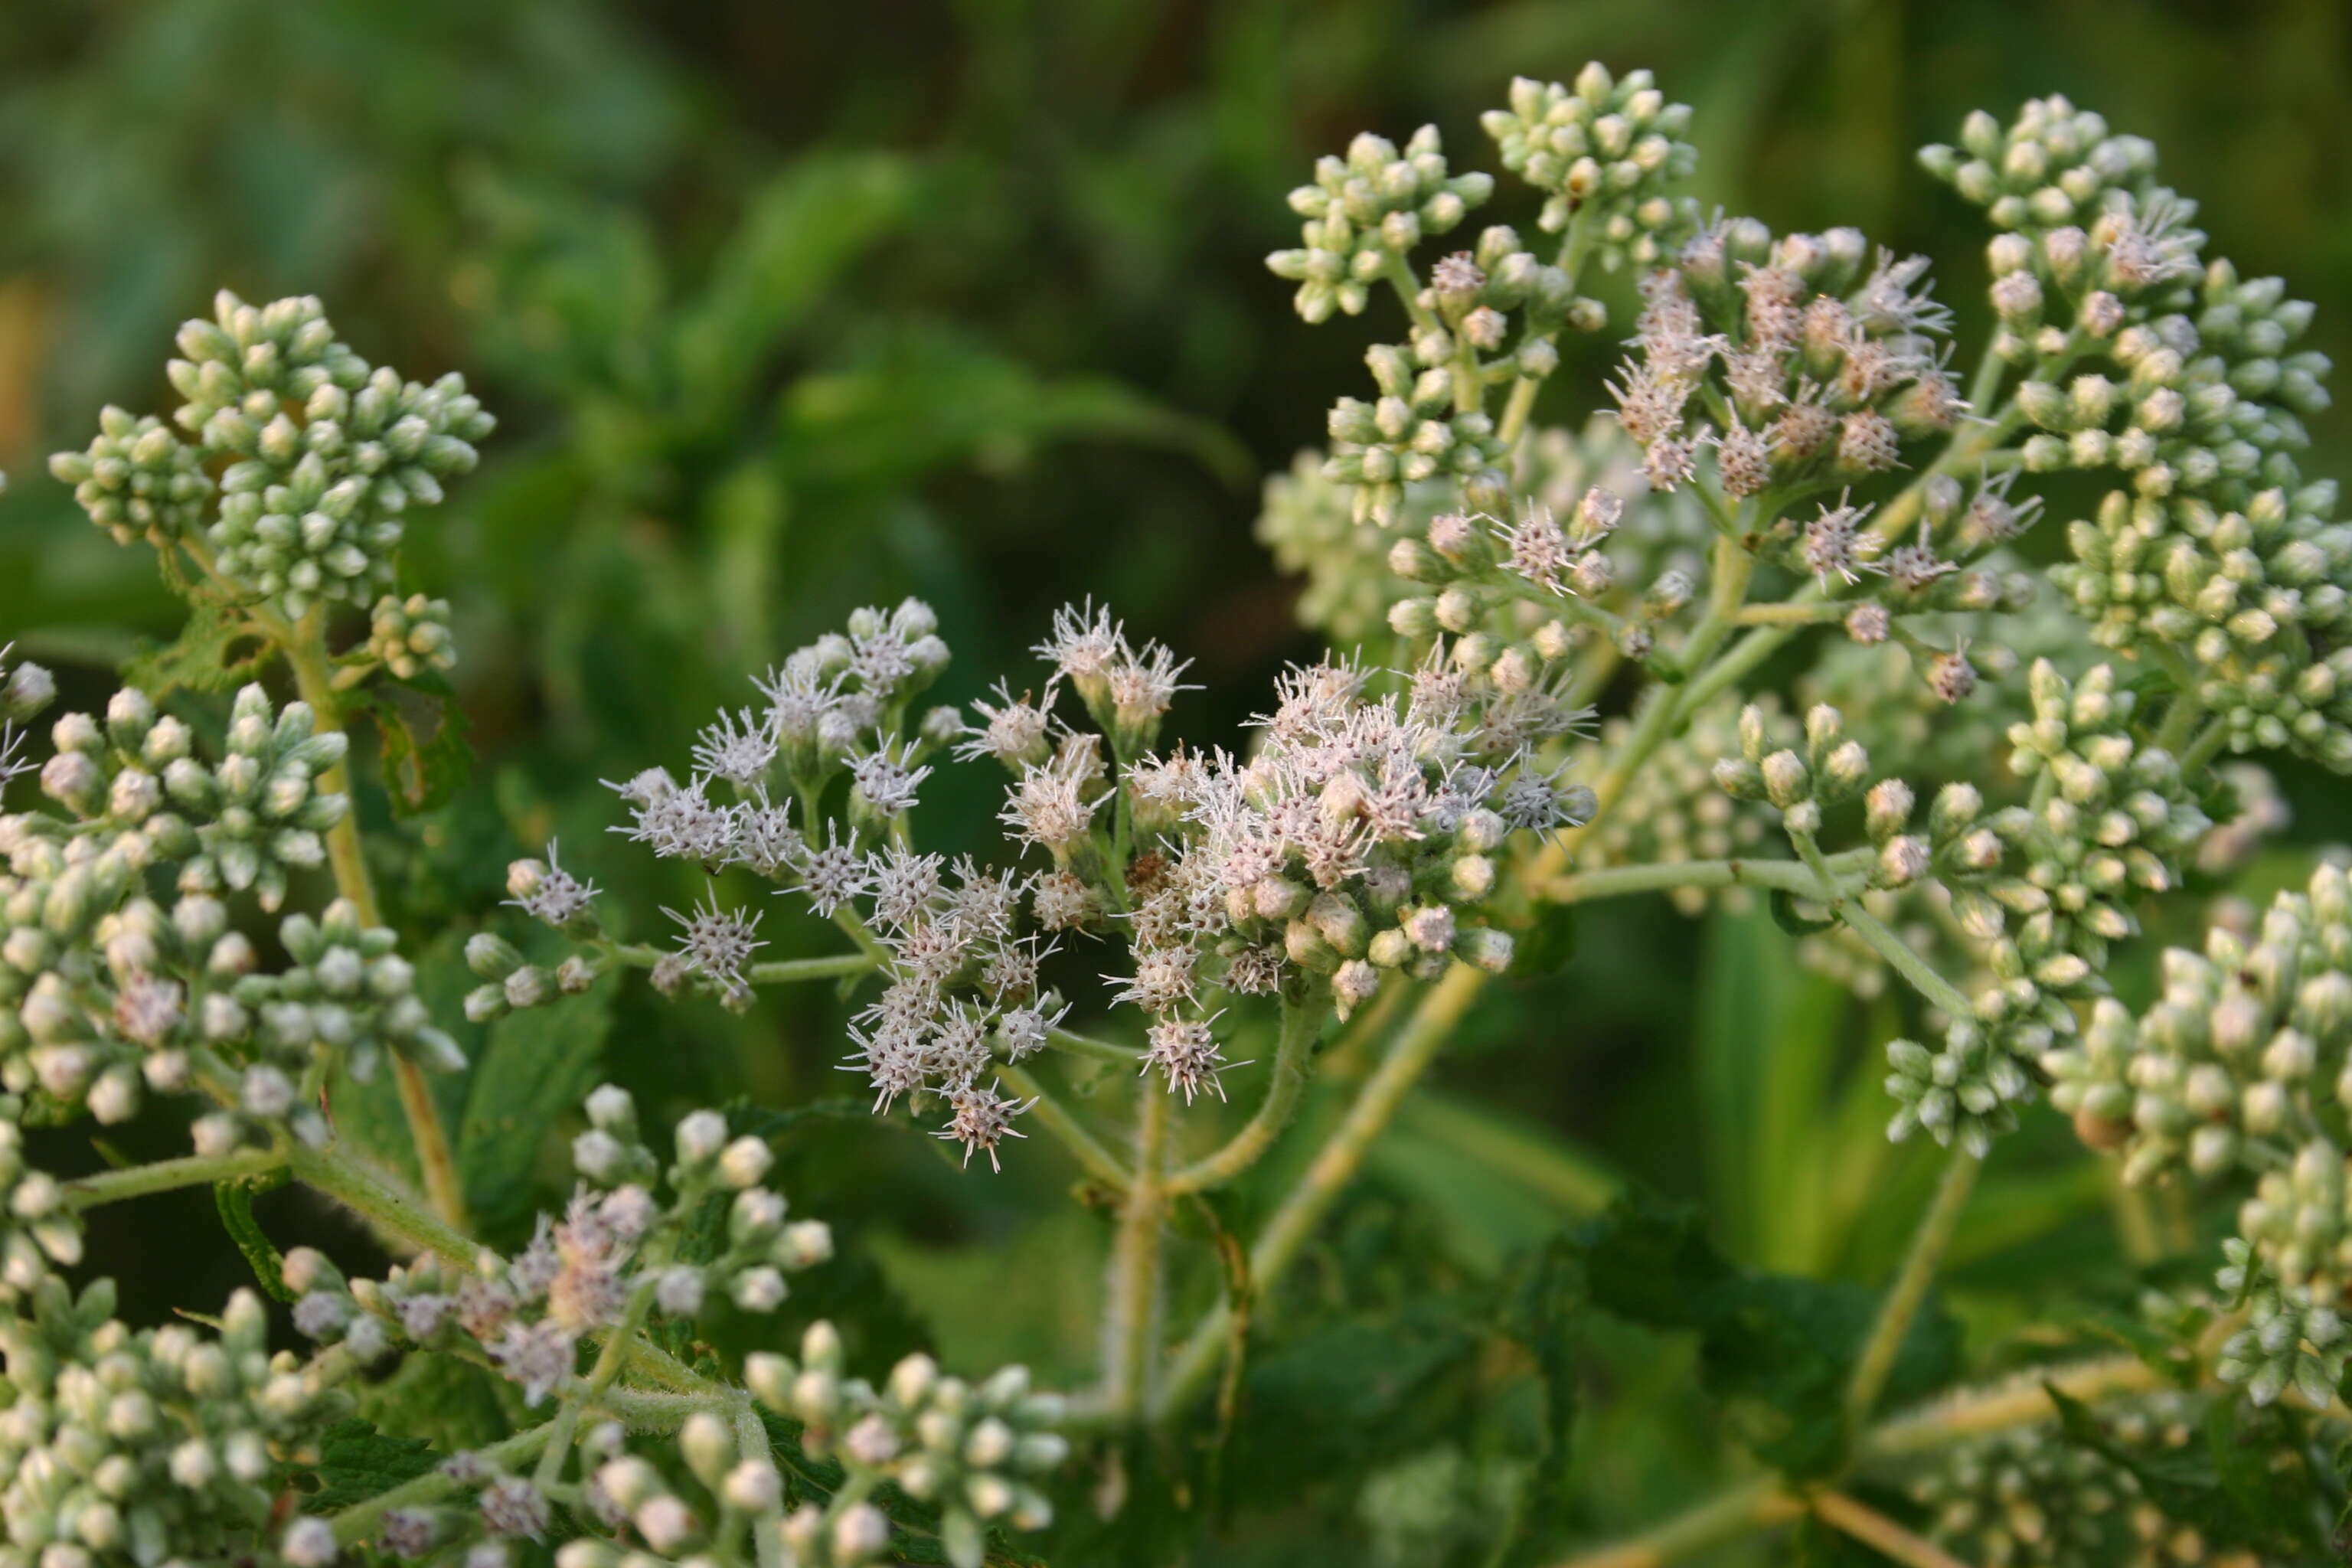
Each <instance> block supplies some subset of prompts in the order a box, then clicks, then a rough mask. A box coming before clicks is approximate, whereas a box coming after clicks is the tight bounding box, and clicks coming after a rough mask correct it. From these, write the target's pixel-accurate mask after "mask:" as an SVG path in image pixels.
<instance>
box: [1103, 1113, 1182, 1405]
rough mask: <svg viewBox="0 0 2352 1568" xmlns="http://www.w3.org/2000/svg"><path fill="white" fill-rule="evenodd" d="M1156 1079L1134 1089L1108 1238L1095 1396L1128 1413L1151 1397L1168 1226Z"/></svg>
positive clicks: (1164, 1120) (1164, 1129) (1164, 1137)
mask: <svg viewBox="0 0 2352 1568" xmlns="http://www.w3.org/2000/svg"><path fill="white" fill-rule="evenodd" d="M1169 1098H1170V1096H1169V1093H1168V1091H1166V1090H1165V1089H1162V1088H1161V1087H1160V1085H1157V1084H1150V1083H1147V1084H1144V1085H1143V1086H1142V1087H1141V1088H1140V1089H1139V1090H1138V1091H1137V1094H1136V1102H1137V1103H1136V1112H1135V1176H1134V1179H1133V1180H1132V1181H1131V1182H1129V1184H1128V1189H1127V1201H1126V1204H1125V1205H1124V1206H1123V1207H1122V1208H1121V1209H1120V1212H1119V1221H1118V1236H1117V1237H1115V1238H1114V1239H1113V1240H1112V1243H1111V1255H1110V1285H1109V1289H1108V1292H1107V1293H1106V1294H1107V1308H1108V1310H1107V1311H1106V1313H1105V1323H1104V1336H1103V1399H1104V1404H1105V1405H1106V1406H1107V1407H1108V1410H1109V1413H1110V1414H1111V1415H1112V1417H1113V1418H1114V1419H1118V1420H1129V1421H1131V1420H1133V1419H1134V1418H1135V1417H1136V1416H1137V1415H1140V1414H1141V1413H1142V1412H1143V1410H1144V1409H1145V1408H1146V1406H1147V1405H1148V1403H1149V1402H1150V1398H1151V1384H1152V1382H1153V1373H1155V1371H1156V1370H1157V1368H1156V1366H1155V1364H1154V1363H1155V1362H1156V1361H1157V1359H1158V1358H1157V1352H1158V1349H1159V1342H1160V1252H1161V1245H1162V1243H1163V1241H1164V1240H1165V1239H1166V1233H1167V1228H1168V1192H1167V1181H1166V1176H1167V1159H1168V1102H1169Z"/></svg>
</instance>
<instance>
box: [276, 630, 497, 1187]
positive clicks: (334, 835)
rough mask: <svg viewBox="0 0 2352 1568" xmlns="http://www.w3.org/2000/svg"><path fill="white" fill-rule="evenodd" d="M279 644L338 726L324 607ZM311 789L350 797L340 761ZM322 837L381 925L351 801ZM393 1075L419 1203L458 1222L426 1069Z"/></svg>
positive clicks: (369, 918) (404, 1063) (350, 888)
mask: <svg viewBox="0 0 2352 1568" xmlns="http://www.w3.org/2000/svg"><path fill="white" fill-rule="evenodd" d="M278 647H279V649H280V650H281V651H282V652H283V653H284V654H285V655H286V664H287V667H288V668H289V669H291V670H292V671H293V672H294V684H295V686H296V688H297V689H299V690H300V692H301V694H302V700H303V701H305V702H307V703H309V704H310V708H311V710H312V711H313V712H314V713H315V714H316V715H317V719H318V722H319V724H320V726H321V727H323V728H325V729H330V730H337V731H340V730H341V729H342V727H343V722H342V708H341V703H340V701H339V700H338V698H337V696H336V693H335V671H334V667H333V666H332V664H331V663H330V662H329V660H328V658H327V635H326V617H325V614H324V609H323V606H322V607H321V608H320V609H314V610H312V611H311V612H310V614H309V615H307V616H303V617H302V618H301V620H299V621H298V622H296V623H295V624H294V626H292V627H291V628H290V629H289V631H288V632H287V633H286V634H285V635H284V636H282V637H279V638H278ZM318 787H319V788H320V791H321V792H322V793H326V794H337V795H345V796H350V795H351V794H352V781H351V770H350V768H349V766H348V765H347V764H346V763H343V762H338V763H335V765H334V766H333V767H331V768H329V769H327V770H326V771H325V772H323V773H320V775H319V779H318ZM326 837H327V861H328V864H329V865H330V866H331V867H332V868H333V869H334V873H335V889H336V891H337V892H339V893H341V895H342V896H343V898H344V899H346V900H349V901H350V903H351V905H352V909H353V910H357V911H358V914H359V921H360V924H361V925H362V926H380V925H382V924H383V909H382V907H381V906H379V905H378V904H377V902H376V897H375V883H374V881H373V879H371V878H370V877H369V875H368V868H367V854H366V851H365V849H364V847H362V844H361V842H360V814H359V802H358V800H357V799H356V798H352V801H351V805H350V807H349V809H347V810H346V811H345V812H344V813H343V815H342V818H341V820H340V821H338V822H337V823H336V824H335V825H334V826H332V827H331V828H329V829H327V835H326ZM392 1075H393V1084H394V1087H395V1088H396V1089H398V1090H399V1092H400V1109H401V1113H402V1114H403V1115H404V1116H405V1117H406V1118H407V1119H408V1136H409V1139H410V1141H411V1142H413V1143H414V1144H415V1151H416V1168H417V1170H418V1172H419V1173H421V1174H422V1175H423V1176H424V1178H425V1200H426V1201H427V1202H428V1203H430V1204H431V1205H433V1212H434V1213H436V1214H437V1215H440V1216H441V1218H442V1220H443V1221H444V1222H445V1223H446V1224H448V1225H451V1226H464V1225H465V1223H466V1197H465V1188H464V1185H463V1184H461V1183H460V1182H459V1181H458V1178H457V1156H456V1155H455V1154H454V1153H452V1152H451V1151H450V1147H449V1133H448V1130H447V1129H446V1128H445V1127H444V1126H443V1125H442V1124H441V1110H440V1107H439V1106H437V1105H436V1104H435V1103H434V1100H433V1089H432V1086H431V1085H430V1084H428V1083H426V1082H425V1069H424V1068H421V1067H419V1066H417V1065H416V1064H415V1062H413V1061H411V1060H409V1059H408V1058H406V1057H404V1056H402V1055H400V1054H399V1053H398V1052H394V1053H392Z"/></svg>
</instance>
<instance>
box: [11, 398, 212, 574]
mask: <svg viewBox="0 0 2352 1568" xmlns="http://www.w3.org/2000/svg"><path fill="white" fill-rule="evenodd" d="M49 470H50V472H52V473H54V474H55V475H56V476H57V477H58V479H63V480H64V481H65V482H66V483H68V484H69V485H71V486H73V488H74V500H76V501H78V502H79V503H80V505H81V509H82V510H84V511H86V512H88V513H89V520H90V521H92V522H94V523H96V524H98V526H99V527H100V528H102V529H104V530H106V531H107V532H109V533H110V534H112V535H113V536H114V542H115V543H117V544H128V543H130V542H131V541H132V540H134V539H144V540H146V541H147V542H149V543H150V544H152V545H154V546H156V547H157V548H158V549H168V548H170V547H172V546H173V545H176V544H178V543H179V542H182V541H184V540H189V539H194V538H198V537H200V530H201V529H202V528H203V526H204V518H205V503H206V502H207V501H208V500H211V498H212V493H213V481H212V476H210V475H209V474H207V473H205V458H204V454H203V453H202V452H199V451H198V450H197V449H196V448H195V447H190V446H186V445H184V444H183V443H182V442H181V441H180V439H179V438H178V437H175V436H173V434H172V431H171V427H170V426H166V425H165V424H164V423H163V421H162V420H160V419H158V418H156V417H155V416H153V415H152V414H147V415H138V416H133V415H131V414H130V413H128V412H126V411H125V410H123V409H121V408H117V407H115V406H114V405H111V404H109V405H107V406H106V407H104V408H102V409H100V411H99V415H98V434H97V435H96V436H94V437H91V438H90V443H89V449H88V450H86V451H81V452H61V453H59V454H58V456H56V457H54V458H50V459H49Z"/></svg>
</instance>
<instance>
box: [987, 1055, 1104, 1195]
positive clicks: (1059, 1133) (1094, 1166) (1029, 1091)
mask: <svg viewBox="0 0 2352 1568" xmlns="http://www.w3.org/2000/svg"><path fill="white" fill-rule="evenodd" d="M1130 1059H1131V1058H1130ZM996 1073H997V1076H998V1077H999V1078H1001V1079H1003V1080H1004V1081H1005V1082H1006V1083H1008V1084H1010V1085H1012V1086H1013V1093H1015V1094H1017V1095H1020V1096H1021V1097H1022V1098H1023V1099H1024V1100H1029V1101H1030V1102H1031V1104H1030V1108H1029V1114H1030V1115H1031V1116H1032V1117H1034V1118H1035V1120H1036V1122H1037V1125H1038V1126H1040V1127H1043V1128H1044V1129H1045V1131H1047V1132H1049V1133H1051V1134H1053V1136H1054V1138H1055V1142H1059V1143H1060V1144H1061V1145H1062V1147H1063V1148H1065V1149H1067V1150H1068V1151H1069V1152H1070V1155H1071V1157H1072V1158H1073V1159H1075V1160H1076V1161H1077V1163H1079V1165H1081V1166H1082V1167H1084V1168H1085V1170H1086V1173H1087V1174H1088V1175H1090V1176H1092V1177H1094V1178H1095V1179H1096V1180H1097V1181H1099V1182H1104V1183H1108V1184H1109V1185H1111V1186H1114V1187H1118V1188H1122V1189H1123V1188H1125V1187H1126V1185H1127V1184H1128V1181H1129V1174H1128V1170H1127V1167H1126V1166H1124V1165H1122V1164H1120V1163H1119V1161H1118V1155H1116V1154H1113V1153H1112V1152H1110V1151H1109V1150H1108V1149H1107V1148H1105V1147H1104V1146H1103V1142H1102V1140H1101V1139H1099V1138H1097V1137H1096V1136H1095V1135H1094V1134H1093V1133H1092V1132H1090V1131H1087V1125H1086V1123H1084V1122H1082V1121H1079V1120H1078V1119H1077V1117H1076V1115H1074V1114H1072V1112H1071V1110H1070V1109H1069V1107H1067V1106H1066V1105H1064V1104H1063V1103H1062V1102H1061V1101H1060V1100H1057V1099H1055V1097H1054V1094H1053V1092H1052V1091H1051V1090H1050V1089H1047V1088H1046V1087H1045V1085H1044V1084H1043V1083H1040V1082H1039V1081H1038V1080H1037V1075H1036V1074H1034V1073H1033V1072H1031V1071H1030V1070H1029V1069H1028V1068H1024V1067H1015V1066H1014V1065H1013V1064H1012V1063H1011V1062H1000V1063H998V1064H997V1068H996Z"/></svg>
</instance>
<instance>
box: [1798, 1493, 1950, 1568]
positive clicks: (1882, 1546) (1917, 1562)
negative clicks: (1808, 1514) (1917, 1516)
mask: <svg viewBox="0 0 2352 1568" xmlns="http://www.w3.org/2000/svg"><path fill="white" fill-rule="evenodd" d="M1812 1511H1813V1517H1814V1518H1816V1519H1818V1520H1820V1521H1822V1523H1823V1524H1826V1525H1828V1526H1830V1527H1831V1528H1832V1529H1833V1530H1836V1531H1841V1532H1843V1533H1844V1534H1846V1535H1850V1536H1852V1537H1853V1538H1854V1539H1855V1540H1856V1541H1859V1542H1862V1543H1863V1544H1864V1546H1867V1547H1869V1548H1870V1549H1871V1550H1872V1551H1874V1552H1878V1553H1879V1554H1881V1555H1882V1556H1885V1557H1890V1558H1892V1559H1894V1560H1895V1562H1897V1563H1902V1564H1904V1565H1905V1568H1968V1564H1966V1563H1962V1562H1961V1561H1960V1560H1959V1559H1958V1558H1957V1557H1955V1556H1953V1555H1952V1554H1951V1553H1950V1552H1947V1551H1945V1550H1944V1549H1943V1548H1942V1547H1940V1546H1938V1545H1937V1544H1936V1543H1935V1542H1932V1541H1928V1540H1926V1539H1925V1538H1923V1537H1921V1536H1919V1535H1916V1534H1915V1533H1913V1532H1912V1531H1908V1530H1906V1529H1904V1528H1903V1526H1901V1525H1899V1524H1897V1523H1895V1521H1893V1520H1891V1519H1889V1518H1887V1517H1886V1516H1885V1514H1883V1513H1881V1512H1879V1511H1878V1510H1876V1509H1874V1508H1872V1507H1870V1506H1869V1505H1867V1504H1865V1503H1862V1502H1857V1501H1856V1500H1853V1498H1850V1497H1848V1496H1846V1495H1845V1494H1844V1493H1843V1492H1822V1493H1821V1494H1820V1495H1819V1496H1817V1497H1815V1498H1814V1499H1813V1500H1812Z"/></svg>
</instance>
